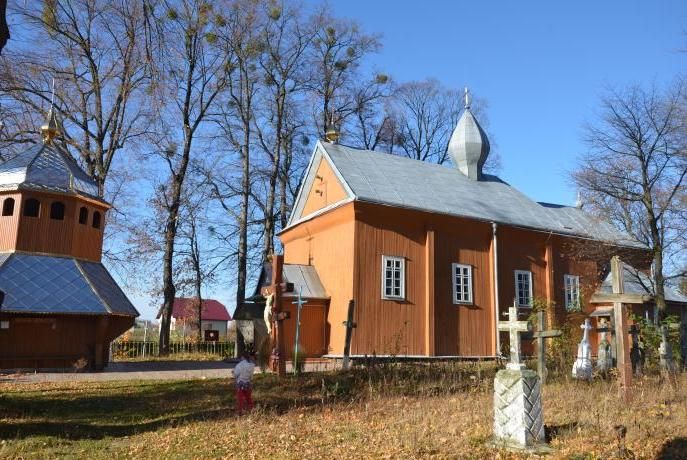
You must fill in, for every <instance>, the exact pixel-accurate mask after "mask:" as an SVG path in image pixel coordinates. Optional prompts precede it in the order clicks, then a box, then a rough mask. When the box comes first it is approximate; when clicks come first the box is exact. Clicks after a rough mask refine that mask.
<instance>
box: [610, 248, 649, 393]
mask: <svg viewBox="0 0 687 460" xmlns="http://www.w3.org/2000/svg"><path fill="white" fill-rule="evenodd" d="M623 271H624V269H623V262H622V261H621V260H620V257H618V256H613V258H612V259H611V279H612V281H613V294H612V295H605V297H606V298H607V300H608V301H612V302H613V319H614V323H615V324H614V326H615V340H616V352H617V362H618V394H619V396H620V398H622V399H623V400H624V401H626V402H627V401H629V400H630V399H631V398H632V394H631V392H630V387H631V385H632V363H631V361H630V347H629V346H628V345H629V344H628V343H627V331H628V327H627V323H628V320H627V308H626V307H625V305H623V304H626V303H638V304H641V303H644V302H645V301H646V300H647V299H646V298H645V297H646V296H640V295H634V296H632V295H628V294H625V280H624V278H623Z"/></svg>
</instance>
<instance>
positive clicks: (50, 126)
mask: <svg viewBox="0 0 687 460" xmlns="http://www.w3.org/2000/svg"><path fill="white" fill-rule="evenodd" d="M60 134H61V133H60V125H59V123H58V122H57V115H56V114H55V79H54V78H53V79H52V96H51V98H50V110H48V117H47V119H46V120H45V123H44V124H43V125H42V126H41V137H42V138H43V143H45V144H49V143H50V142H52V140H53V139H55V138H56V137H58V136H59V135H60Z"/></svg>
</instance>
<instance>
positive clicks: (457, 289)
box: [452, 264, 472, 304]
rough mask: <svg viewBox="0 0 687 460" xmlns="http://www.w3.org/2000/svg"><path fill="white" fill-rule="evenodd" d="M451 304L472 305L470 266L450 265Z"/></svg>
mask: <svg viewBox="0 0 687 460" xmlns="http://www.w3.org/2000/svg"><path fill="white" fill-rule="evenodd" d="M452 268H453V270H452V272H453V303H454V304H461V303H472V267H471V266H470V265H462V264H452Z"/></svg>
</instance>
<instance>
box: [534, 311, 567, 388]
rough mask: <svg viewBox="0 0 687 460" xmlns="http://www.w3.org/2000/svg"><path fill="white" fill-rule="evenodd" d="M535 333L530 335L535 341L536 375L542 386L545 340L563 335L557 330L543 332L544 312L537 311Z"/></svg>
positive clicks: (545, 372) (544, 372) (544, 378)
mask: <svg viewBox="0 0 687 460" xmlns="http://www.w3.org/2000/svg"><path fill="white" fill-rule="evenodd" d="M537 328H538V330H537V332H535V333H534V334H532V336H533V337H534V338H536V339H537V373H538V374H539V379H541V383H542V385H544V384H545V383H546V374H547V372H548V371H547V370H546V342H545V340H546V339H552V338H554V337H560V336H561V334H563V333H562V332H561V331H559V330H558V329H552V330H550V331H546V330H544V329H545V328H546V319H545V317H544V310H539V311H538V312H537Z"/></svg>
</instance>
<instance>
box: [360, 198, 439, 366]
mask: <svg viewBox="0 0 687 460" xmlns="http://www.w3.org/2000/svg"><path fill="white" fill-rule="evenodd" d="M355 206H356V226H355V254H356V255H355V259H356V261H355V270H357V271H358V272H359V273H360V276H359V278H358V280H357V283H356V286H355V294H354V298H355V299H356V307H355V321H356V323H357V325H358V326H357V328H356V330H355V332H354V334H353V343H352V346H351V353H352V354H366V353H367V354H371V353H376V354H378V355H424V354H425V353H426V350H425V343H424V342H425V341H424V334H425V330H426V328H425V308H426V305H425V299H424V296H425V270H426V267H425V239H426V228H425V223H424V222H423V220H422V219H417V218H416V217H417V216H413V215H412V214H410V213H408V212H405V211H403V210H399V209H394V208H390V207H383V206H374V205H368V204H365V203H360V202H356V203H355ZM383 255H387V256H398V257H404V258H405V263H406V265H405V266H406V279H405V282H406V298H405V300H403V301H398V300H385V299H382V295H381V290H382V265H381V264H382V256H383ZM436 334H437V333H436V332H435V335H436Z"/></svg>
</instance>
